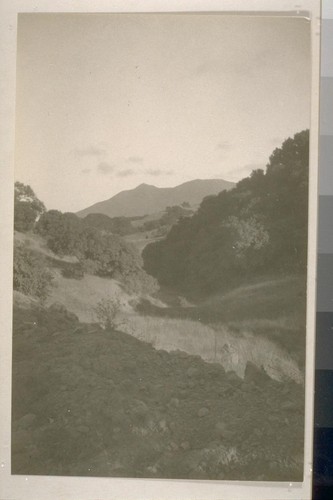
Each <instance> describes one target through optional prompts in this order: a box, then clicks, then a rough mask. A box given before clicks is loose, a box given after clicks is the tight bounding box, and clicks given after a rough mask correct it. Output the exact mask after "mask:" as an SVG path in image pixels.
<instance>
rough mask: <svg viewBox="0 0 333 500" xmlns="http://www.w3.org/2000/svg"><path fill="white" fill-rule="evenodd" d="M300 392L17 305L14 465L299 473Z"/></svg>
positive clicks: (180, 474)
mask: <svg viewBox="0 0 333 500" xmlns="http://www.w3.org/2000/svg"><path fill="white" fill-rule="evenodd" d="M302 402H303V389H302V387H301V386H300V385H296V384H294V383H292V382H290V383H284V384H281V383H278V382H275V381H272V380H270V379H269V378H268V377H267V376H265V374H263V373H260V372H259V371H258V370H257V369H255V368H254V367H253V366H251V365H249V366H248V367H247V370H246V374H245V380H244V381H242V380H241V379H239V378H238V377H237V376H236V375H235V374H234V373H233V372H229V373H226V372H225V371H224V369H223V368H222V367H221V366H220V365H215V364H208V363H205V362H204V361H203V360H201V359H200V358H199V357H197V356H190V355H187V354H185V353H182V352H177V353H166V352H165V351H156V350H154V349H153V347H152V346H150V345H148V344H146V343H144V342H141V341H139V340H137V339H135V338H133V337H131V336H129V335H127V334H124V333H122V332H115V331H103V330H101V329H100V328H99V327H97V326H94V325H89V326H87V325H82V324H80V323H79V322H78V321H77V320H76V318H75V316H74V315H72V314H71V313H67V312H66V311H65V310H63V309H62V308H61V307H58V308H57V307H53V308H51V310H46V309H41V308H37V307H35V308H26V309H23V308H16V309H15V311H14V339H13V434H12V449H13V459H12V473H13V474H41V475H43V474H47V475H57V474H59V475H91V476H124V477H163V478H197V479H199V478H201V479H216V478H218V479H248V480H288V481H297V480H299V481H300V480H302V460H303V459H302V450H303V417H302V415H303V403H302Z"/></svg>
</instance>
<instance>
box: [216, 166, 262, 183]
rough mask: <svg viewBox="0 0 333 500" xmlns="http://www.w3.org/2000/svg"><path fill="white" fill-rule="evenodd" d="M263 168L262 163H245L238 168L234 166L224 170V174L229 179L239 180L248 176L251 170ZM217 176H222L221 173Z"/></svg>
mask: <svg viewBox="0 0 333 500" xmlns="http://www.w3.org/2000/svg"><path fill="white" fill-rule="evenodd" d="M258 169H261V170H265V165H264V164H263V163H247V164H246V165H243V166H242V167H239V168H234V169H232V170H229V171H227V172H226V176H227V178H228V180H230V181H235V182H237V181H239V180H241V179H243V178H244V177H248V176H249V175H250V174H251V172H253V170H258ZM219 177H222V178H224V176H223V175H219Z"/></svg>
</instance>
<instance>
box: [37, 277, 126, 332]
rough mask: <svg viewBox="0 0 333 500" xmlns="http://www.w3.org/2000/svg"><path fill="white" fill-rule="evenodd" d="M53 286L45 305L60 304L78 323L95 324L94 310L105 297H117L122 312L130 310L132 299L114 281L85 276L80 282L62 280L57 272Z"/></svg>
mask: <svg viewBox="0 0 333 500" xmlns="http://www.w3.org/2000/svg"><path fill="white" fill-rule="evenodd" d="M54 284H55V286H54V287H53V288H52V290H51V293H50V296H49V297H48V299H47V301H46V305H50V304H52V303H53V302H60V303H61V304H64V305H65V306H66V308H67V309H68V310H69V311H71V312H73V313H75V314H76V315H77V316H78V318H79V320H80V321H83V322H87V323H90V322H95V321H97V318H96V316H95V314H94V308H95V307H96V305H97V304H98V302H100V301H101V300H103V299H105V298H106V297H111V298H112V297H118V298H119V299H120V302H121V308H122V310H123V311H126V312H130V311H131V310H132V308H131V306H130V304H129V302H130V300H131V299H133V297H130V296H129V295H128V294H126V293H125V292H124V291H123V290H122V288H121V286H120V285H119V283H118V282H117V281H115V280H110V279H103V278H100V277H98V276H91V275H85V276H84V278H83V279H81V280H75V279H68V278H64V277H63V276H62V275H61V273H60V272H59V271H54Z"/></svg>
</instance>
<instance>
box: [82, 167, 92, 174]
mask: <svg viewBox="0 0 333 500" xmlns="http://www.w3.org/2000/svg"><path fill="white" fill-rule="evenodd" d="M89 172H91V168H83V169H82V170H81V173H82V174H88V173H89Z"/></svg>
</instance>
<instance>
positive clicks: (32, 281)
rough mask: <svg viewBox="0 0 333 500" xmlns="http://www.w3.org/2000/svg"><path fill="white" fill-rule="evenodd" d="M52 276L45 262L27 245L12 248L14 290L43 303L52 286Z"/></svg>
mask: <svg viewBox="0 0 333 500" xmlns="http://www.w3.org/2000/svg"><path fill="white" fill-rule="evenodd" d="M52 279H53V277H52V274H51V273H50V271H49V269H48V268H47V266H46V264H45V261H44V260H43V259H42V258H41V255H40V254H37V253H36V252H34V251H33V250H31V249H30V248H29V247H28V246H27V245H22V244H15V247H14V278H13V287H14V290H17V291H19V292H22V293H23V294H25V295H30V296H32V297H35V298H38V299H40V300H41V301H44V300H45V299H46V298H47V296H48V293H49V290H50V287H51V284H52Z"/></svg>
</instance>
